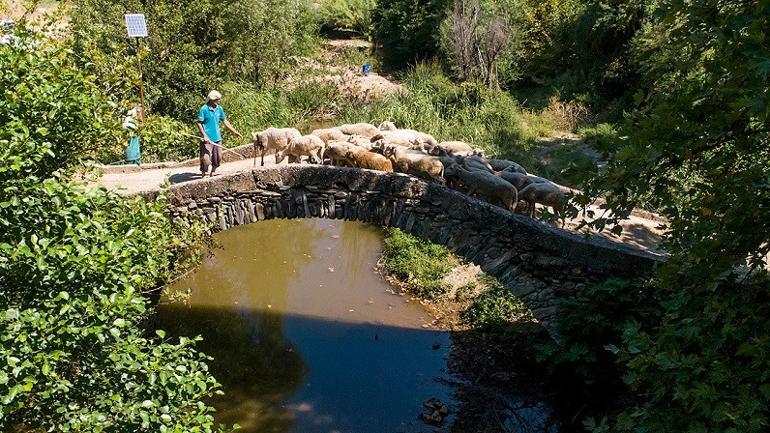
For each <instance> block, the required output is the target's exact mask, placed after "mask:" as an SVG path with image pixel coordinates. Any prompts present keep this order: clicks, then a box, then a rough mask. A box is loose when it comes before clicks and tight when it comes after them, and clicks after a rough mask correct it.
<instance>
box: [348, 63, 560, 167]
mask: <svg viewBox="0 0 770 433" xmlns="http://www.w3.org/2000/svg"><path fill="white" fill-rule="evenodd" d="M404 85H405V86H406V88H407V92H404V93H403V94H398V95H394V96H391V97H388V98H386V99H384V100H381V101H372V102H370V103H369V104H366V105H350V106H346V109H345V110H344V111H343V113H342V117H343V119H344V120H345V121H348V122H373V123H375V124H377V123H379V122H381V121H383V120H391V121H393V122H395V123H396V125H397V126H399V127H402V128H414V129H418V130H420V131H424V132H427V133H430V134H432V135H434V136H435V137H436V138H437V139H438V140H439V141H445V140H446V141H448V140H462V141H466V142H468V143H470V144H472V145H474V146H477V147H481V148H483V149H485V150H486V151H487V153H488V154H490V155H495V156H498V157H504V158H511V159H514V160H516V161H518V162H519V163H521V164H523V165H524V166H526V167H528V168H532V167H537V166H538V163H537V161H536V160H535V159H534V157H533V155H532V152H531V150H532V149H533V148H534V146H535V142H536V139H537V138H538V136H539V135H540V134H541V131H543V130H547V129H548V128H547V126H545V125H544V124H542V123H540V124H533V122H532V119H533V118H534V119H539V117H538V116H535V115H531V114H529V113H528V112H526V111H525V110H524V109H523V108H521V106H520V105H519V104H518V103H517V102H516V101H515V100H514V99H513V98H512V97H511V96H510V95H509V94H507V93H505V92H502V91H499V90H492V89H488V88H486V87H485V86H483V85H478V84H471V83H465V84H461V85H457V84H454V83H452V81H451V80H450V79H449V78H447V77H446V75H444V74H443V72H442V71H441V68H440V67H439V66H438V65H436V64H419V65H418V66H417V67H415V68H414V69H413V70H412V71H410V72H408V73H407V74H406V76H405V77H404ZM533 127H537V129H535V128H533Z"/></svg>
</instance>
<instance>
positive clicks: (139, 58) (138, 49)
mask: <svg viewBox="0 0 770 433" xmlns="http://www.w3.org/2000/svg"><path fill="white" fill-rule="evenodd" d="M141 47H142V43H141V38H136V59H137V61H138V63H139V105H140V106H141V107H142V112H141V113H140V114H139V118H140V119H142V123H144V121H145V120H147V117H146V114H145V106H144V75H143V74H142V53H141Z"/></svg>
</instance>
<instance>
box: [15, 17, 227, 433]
mask: <svg viewBox="0 0 770 433" xmlns="http://www.w3.org/2000/svg"><path fill="white" fill-rule="evenodd" d="M19 36H20V37H21V41H20V42H19V43H16V44H5V45H0V77H2V80H3V84H4V87H3V89H4V92H3V94H2V99H1V100H0V101H1V102H2V103H0V107H2V108H0V110H3V117H2V119H3V120H2V121H3V124H2V125H1V127H0V131H2V132H0V134H2V139H1V140H2V144H3V146H2V148H3V149H4V150H6V149H9V150H6V151H5V152H3V153H0V167H2V169H0V170H1V171H0V173H2V174H1V176H2V182H1V183H0V188H1V189H0V359H2V360H3V362H2V363H0V430H2V431H111V432H157V431H189V432H211V431H214V422H213V417H212V415H211V413H212V412H213V409H212V408H211V407H209V406H208V405H207V404H205V403H204V401H206V400H208V399H209V398H210V397H211V396H212V395H213V394H214V393H215V392H216V390H217V389H218V387H219V385H218V384H217V382H216V380H215V379H214V378H213V377H212V376H211V375H210V373H209V372H208V367H207V366H206V363H205V361H206V359H207V358H206V357H205V355H203V354H201V353H199V352H198V351H196V350H195V347H194V346H195V344H196V341H195V340H190V339H180V341H179V342H178V343H172V342H169V341H166V340H165V339H164V334H163V332H162V331H159V332H158V333H157V335H156V336H148V335H145V329H144V327H143V321H144V320H145V319H146V318H147V317H148V315H149V314H151V312H152V311H151V308H150V307H149V306H148V302H147V300H146V298H145V297H144V296H143V293H146V292H147V291H149V290H152V289H155V288H157V287H159V285H161V284H163V283H164V282H165V281H166V280H167V279H168V277H169V276H170V275H172V274H173V273H175V272H176V271H177V270H179V268H180V266H181V265H182V264H183V263H184V262H185V261H184V260H183V258H184V257H188V255H187V254H186V253H185V250H186V249H187V248H188V247H189V246H190V245H191V244H192V242H193V241H194V240H195V239H200V238H201V236H202V234H203V230H202V228H201V227H197V226H193V227H184V228H183V227H180V226H178V225H176V224H173V223H172V222H171V221H170V220H169V219H168V218H167V217H166V216H165V208H166V203H165V202H164V201H163V200H159V201H157V202H155V203H145V202H144V201H143V200H142V199H140V198H135V199H125V198H122V197H119V196H116V195H113V194H110V193H107V192H106V191H104V190H101V189H98V188H93V187H91V188H89V189H86V188H85V187H84V186H83V185H78V184H74V183H72V182H71V181H69V180H68V178H69V173H68V169H69V167H70V166H71V165H72V164H73V163H74V162H76V160H77V157H76V156H75V155H73V154H72V149H71V147H70V146H72V145H73V142H70V141H69V140H74V144H82V146H83V147H84V148H86V149H88V146H89V145H90V144H91V142H89V141H84V142H82V143H80V142H78V141H77V140H88V139H94V140H95V142H96V143H98V140H99V139H100V137H102V138H103V137H108V136H109V135H110V133H111V131H112V130H111V129H108V128H107V127H106V126H105V125H106V123H102V119H101V118H100V117H99V115H98V113H109V112H110V111H111V107H110V106H109V105H108V104H107V103H106V101H105V100H104V99H103V98H102V97H101V96H97V95H100V94H99V92H97V91H96V90H95V89H96V85H95V78H94V77H93V76H91V75H89V74H87V73H86V71H84V70H83V69H82V68H78V67H76V66H74V65H72V64H71V63H69V61H68V60H67V51H66V46H62V45H60V42H59V41H55V40H54V41H52V40H46V39H41V38H37V37H34V36H32V35H29V34H26V33H25V32H20V33H19ZM5 85H7V86H8V87H5ZM52 113H53V115H51V114H52Z"/></svg>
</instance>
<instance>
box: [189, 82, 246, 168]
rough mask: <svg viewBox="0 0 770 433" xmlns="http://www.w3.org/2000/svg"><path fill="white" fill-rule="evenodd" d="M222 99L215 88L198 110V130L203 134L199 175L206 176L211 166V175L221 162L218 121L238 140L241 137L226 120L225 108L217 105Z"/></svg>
mask: <svg viewBox="0 0 770 433" xmlns="http://www.w3.org/2000/svg"><path fill="white" fill-rule="evenodd" d="M221 100H222V94H221V93H219V92H217V91H216V90H212V91H211V92H209V95H208V98H206V104H205V105H204V106H202V107H201V109H200V110H199V111H198V130H199V131H200V133H201V134H202V135H203V141H202V142H201V148H200V160H201V166H200V169H201V176H206V174H207V173H208V172H209V166H210V167H211V176H212V177H213V176H214V172H215V171H216V170H217V168H218V167H219V165H220V164H221V163H222V132H221V131H220V130H219V123H220V122H222V123H224V124H225V126H226V127H227V129H228V130H229V131H230V132H232V133H233V135H235V136H236V137H238V139H239V140H241V139H242V138H243V136H242V135H241V133H240V132H238V131H236V130H235V128H234V127H233V125H231V124H230V121H229V120H227V116H226V115H225V110H224V109H223V108H222V106H221V105H219V102H220V101H221Z"/></svg>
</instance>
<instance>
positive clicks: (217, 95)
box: [206, 90, 222, 101]
mask: <svg viewBox="0 0 770 433" xmlns="http://www.w3.org/2000/svg"><path fill="white" fill-rule="evenodd" d="M217 99H222V94H221V93H219V92H217V91H216V90H212V91H210V92H209V96H208V98H207V99H206V100H207V101H216V100H217Z"/></svg>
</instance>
